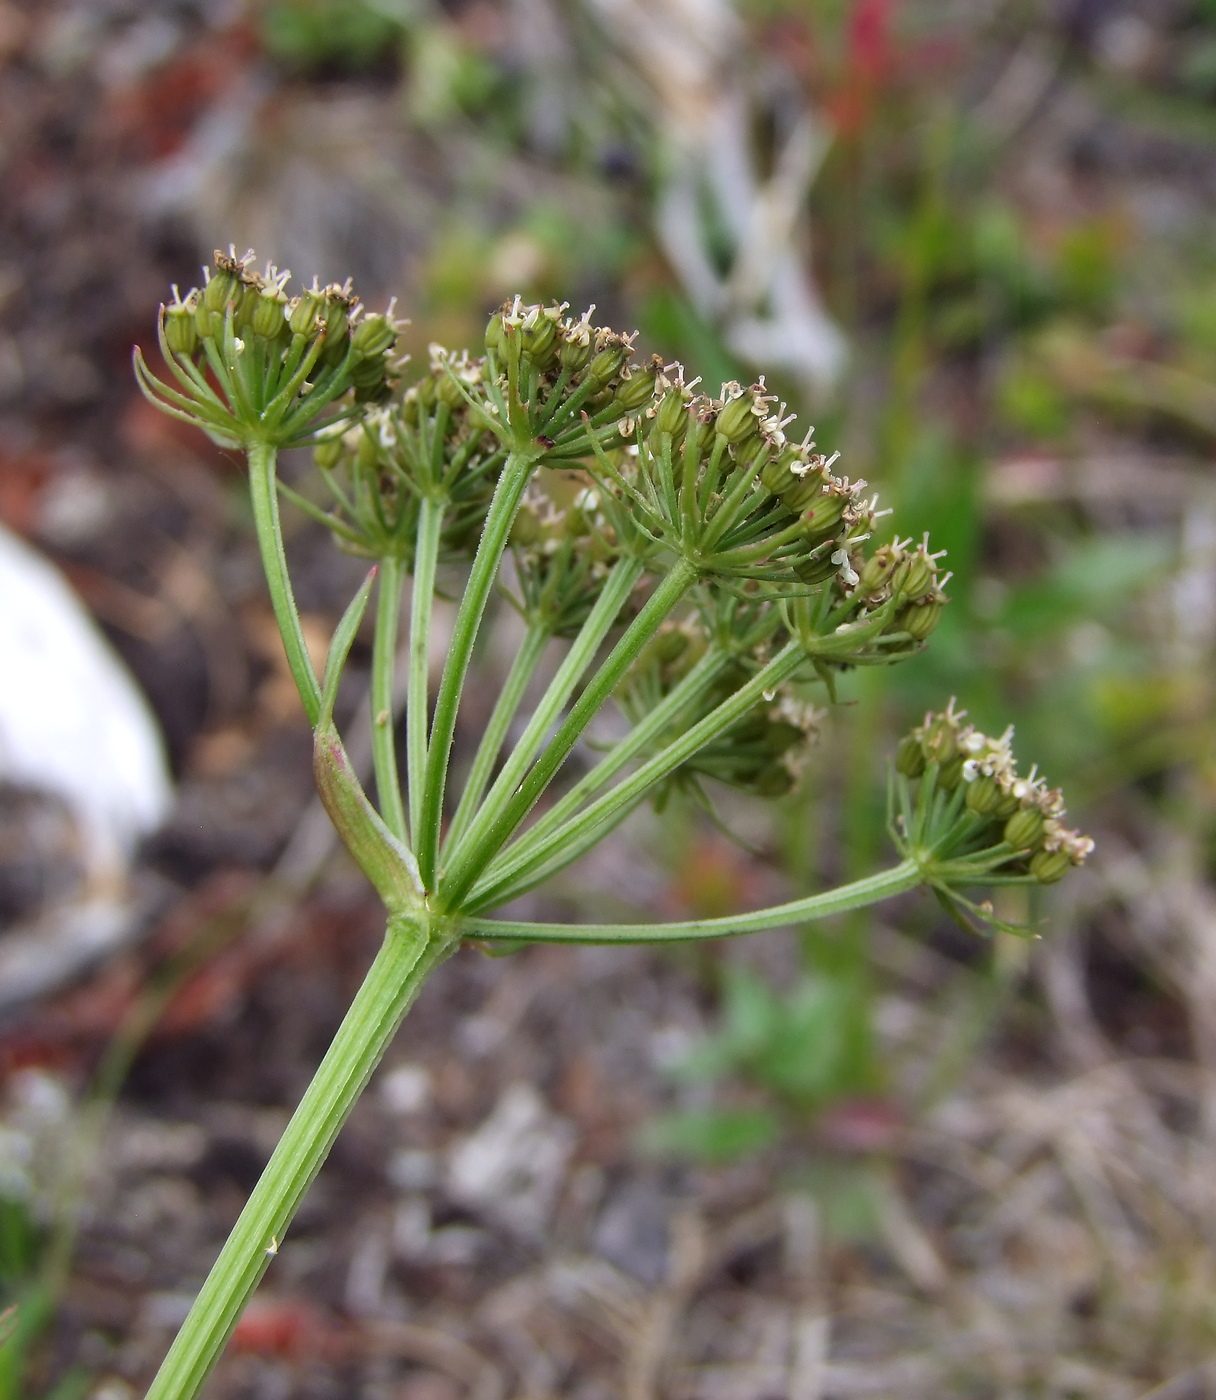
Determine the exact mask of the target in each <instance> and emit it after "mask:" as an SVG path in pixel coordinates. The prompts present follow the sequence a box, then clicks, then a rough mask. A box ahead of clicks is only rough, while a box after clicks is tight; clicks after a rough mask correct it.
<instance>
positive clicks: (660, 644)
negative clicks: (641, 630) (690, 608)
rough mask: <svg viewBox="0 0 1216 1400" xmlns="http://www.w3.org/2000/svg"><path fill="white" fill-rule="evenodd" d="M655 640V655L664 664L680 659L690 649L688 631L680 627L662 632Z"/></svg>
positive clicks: (667, 664)
mask: <svg viewBox="0 0 1216 1400" xmlns="http://www.w3.org/2000/svg"><path fill="white" fill-rule="evenodd" d="M654 640H655V647H654V650H655V655H656V656H657V657H658V659H659V661H660V662H661V663H662V664H663V665H664V666H670V665H671V663H672V662H673V661H678V660H679V659H680V657H681V656H683V655H684V653H685V652H686V651H687V650H688V633H687V632H685V631H683V630H682V629H681V628H679V627H672V628H671V629H669V630H668V631H666V632H660V633H659V635H658V636H657V637H656V638H655V639H654Z"/></svg>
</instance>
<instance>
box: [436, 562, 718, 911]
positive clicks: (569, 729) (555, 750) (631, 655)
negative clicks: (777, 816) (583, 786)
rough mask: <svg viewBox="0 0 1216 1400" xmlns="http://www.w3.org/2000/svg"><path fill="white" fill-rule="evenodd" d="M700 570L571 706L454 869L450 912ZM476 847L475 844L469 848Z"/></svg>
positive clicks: (447, 894)
mask: <svg viewBox="0 0 1216 1400" xmlns="http://www.w3.org/2000/svg"><path fill="white" fill-rule="evenodd" d="M696 576H697V574H696V569H695V567H694V566H693V565H692V564H689V563H688V562H687V561H686V560H683V559H681V560H678V561H677V562H676V564H675V565H674V566H673V567H672V569H671V570H670V572H669V573H667V574H666V575H665V576H664V578H663V581H662V582H661V583H660V584H659V586H658V587H657V588H656V589H655V591H654V592H653V593H652V594H651V595H650V597H649V598H648V599H647V600H646V603H645V604H644V606H643V607H642V610H641V612H639V613H638V615H637V617H635V618H634V620H633V621H632V622H631V623H630V624H629V627H628V628H627V629H626V631H625V635H624V636H623V637H622V638H621V640H620V641H619V642H618V643H617V644H616V646H615V647H613V649H612V651H611V653H610V654H609V655H608V657H607V659H606V660H605V661H604V663H603V665H602V666H601V667H600V668H599V670H598V671H597V672H596V673H595V675H594V676H593V677H592V678H591V680H590V682H589V683H588V684H587V687H586V689H584V691H583V692H582V694H581V695H580V696H579V697H578V699H577V700H576V701H575V703H574V704H573V705H572V706H571V708H570V712H569V714H568V715H567V716H566V718H565V720H564V722H563V723H562V725H561V727H560V728H559V729H558V731H557V733H556V734H555V735H554V736H553V738H552V740H551V741H550V742H549V745H548V747H547V748H546V749H545V751H544V753H542V754H541V756H540V758H539V759H538V760H537V762H536V764H535V766H534V767H533V769H532V771H531V772H530V773H529V774H528V776H527V778H525V779H524V781H523V783H522V784H521V785H520V787H519V790H518V791H517V792H516V793H515V794H514V795H513V796H512V797H511V798H510V800H509V801H508V802H506V803H505V804H504V805H503V807H502V808H501V809H499V810H497V811H494V812H492V813H486V807H488V806H489V801H488V800H487V803H486V807H483V808H482V812H481V813H479V814H478V816H479V818H480V817H481V816H482V814H483V813H484V814H486V815H487V818H489V817H491V816H492V818H493V820H492V822H490V821H489V820H487V823H486V826H485V832H484V835H483V836H482V838H481V840H480V841H479V842H478V844H477V845H476V847H473V848H472V849H471V850H469V851H468V853H467V855H466V856H465V859H464V861H463V862H462V864H461V866H460V868H459V870H453V871H452V873H451V875H450V877H449V879H448V880H446V881H445V883H444V889H443V891H442V894H443V900H444V904H445V907H446V908H448V909H452V908H454V907H455V906H457V905H458V904H459V902H460V901H461V899H462V898H463V896H464V895H465V894H467V893H468V891H469V890H470V889H471V888H472V887H473V884H474V883H475V882H476V881H477V879H478V878H479V876H480V875H481V874H482V872H483V871H484V870H485V868H486V866H487V865H488V864H489V861H490V859H491V858H492V857H493V856H494V854H495V853H496V852H497V851H499V850H501V848H502V846H503V845H504V843H505V842H506V841H508V840H509V839H510V836H511V833H512V832H513V831H514V830H515V829H516V827H518V825H519V824H520V822H521V821H523V819H524V818H525V817H526V816H527V815H528V813H529V812H530V811H531V810H532V807H533V805H534V804H535V802H536V799H537V798H538V797H539V796H540V795H541V793H542V792H544V790H545V788H546V787H548V785H549V783H550V781H551V780H552V779H553V776H554V774H556V772H557V770H558V769H559V768H560V767H561V765H562V764H563V763H564V762H565V761H566V758H567V756H568V755H569V753H570V750H571V749H572V748H573V747H574V746H575V744H576V743H577V742H578V740H579V738H580V737H581V736H582V733H583V731H584V730H585V729H586V728H587V725H588V724H589V723H590V722H591V720H592V719H593V718H594V717H595V715H596V714H597V713H598V712H599V710H600V707H601V706H602V705H603V704H604V702H605V701H606V700H607V699H608V697H609V696H610V695H611V694H612V692H613V691H614V690H615V689H616V687H617V686H618V685H619V684H620V682H621V680H622V678H623V677H624V675H625V673H626V672H627V671H628V670H629V668H630V666H632V665H633V663H634V662H635V661H636V660H637V658H638V656H639V654H640V653H641V651H642V648H643V647H644V646H645V645H646V643H647V642H649V641H650V639H651V638H652V637H653V636H654V635H655V633H656V632H657V631H658V630H659V628H660V626H661V625H662V623H663V621H664V620H665V619H666V618H667V617H668V615H669V614H670V613H671V611H672V609H673V608H675V607H676V605H677V604H678V603H679V601H680V599H681V598H683V596H684V595H685V594H686V593H687V592H688V590H689V589H690V588H691V587H692V585H693V583H694V582H695V581H696ZM469 844H471V843H469Z"/></svg>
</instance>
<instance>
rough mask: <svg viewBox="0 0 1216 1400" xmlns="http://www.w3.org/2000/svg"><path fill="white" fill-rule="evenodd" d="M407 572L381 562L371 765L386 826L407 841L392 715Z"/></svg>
mask: <svg viewBox="0 0 1216 1400" xmlns="http://www.w3.org/2000/svg"><path fill="white" fill-rule="evenodd" d="M404 572H405V571H404V569H403V567H402V562H401V560H400V558H398V557H397V556H396V555H392V554H389V555H386V556H385V557H384V558H383V559H381V560H380V578H379V584H380V589H379V592H378V594H377V595H376V632H375V639H374V641H373V643H372V683H371V706H372V766H373V767H374V769H375V772H376V795H377V797H378V798H379V799H380V815H381V816H382V817H383V818H384V824H385V826H387V827H388V829H389V830H390V831H391V832H392V833H393V835H394V836H395V837H396V838H397V839H398V840H399V841H402V842H404V841H406V840H408V837H407V835H406V830H405V806H404V804H403V803H402V801H401V781H400V779H399V778H398V776H397V726H396V724H395V723H394V722H393V721H394V718H395V716H394V713H393V677H394V675H395V674H396V669H397V645H398V640H399V637H400V633H401V589H402V584H403V582H404Z"/></svg>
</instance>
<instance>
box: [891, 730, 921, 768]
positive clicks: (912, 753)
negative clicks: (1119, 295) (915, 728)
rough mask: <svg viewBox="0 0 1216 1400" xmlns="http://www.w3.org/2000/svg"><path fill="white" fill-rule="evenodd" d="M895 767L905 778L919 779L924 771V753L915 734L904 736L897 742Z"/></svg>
mask: <svg viewBox="0 0 1216 1400" xmlns="http://www.w3.org/2000/svg"><path fill="white" fill-rule="evenodd" d="M895 767H896V770H897V771H898V772H900V773H902V774H903V775H904V777H905V778H919V777H920V775H921V774H922V773H923V772H924V771H925V751H924V749H923V747H922V746H921V742H920V740H919V739H918V738H917V737H916V735H915V734H905V735H904V737H903V738H902V739H901V740H900V741H899V747H898V748H897V749H896V750H895Z"/></svg>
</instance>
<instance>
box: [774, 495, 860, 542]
mask: <svg viewBox="0 0 1216 1400" xmlns="http://www.w3.org/2000/svg"><path fill="white" fill-rule="evenodd" d="M847 501H848V497H847V496H844V495H841V494H839V493H837V492H836V491H831V490H829V491H823V490H822V489H821V490H820V492H819V494H818V496H816V497H815V499H814V500H813V501H812V502H811V504H810V505H809V506H808V507H807V508H806V509H805V510H804V511H803V512H802V525H803V534H804V535H805V536H806V538H807V539H808V540H820V539H825V538H826V537H827V536H828V535H830V534H832V532H833V531H834V530H835V529H836V527H837V525H839V524H840V519H841V516H843V515H844V508H845V505H846V503H847ZM787 504H788V502H787Z"/></svg>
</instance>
